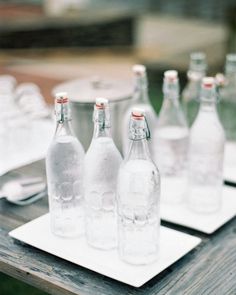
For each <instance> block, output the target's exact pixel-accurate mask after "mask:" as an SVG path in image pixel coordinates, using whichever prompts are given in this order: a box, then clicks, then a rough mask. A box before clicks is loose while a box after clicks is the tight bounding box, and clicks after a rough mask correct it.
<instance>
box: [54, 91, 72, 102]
mask: <svg viewBox="0 0 236 295" xmlns="http://www.w3.org/2000/svg"><path fill="white" fill-rule="evenodd" d="M55 97H56V103H67V102H68V101H69V99H68V96H67V93H66V92H58V93H56V95H55Z"/></svg>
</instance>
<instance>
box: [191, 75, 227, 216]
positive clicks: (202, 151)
mask: <svg viewBox="0 0 236 295" xmlns="http://www.w3.org/2000/svg"><path fill="white" fill-rule="evenodd" d="M216 97H217V96H216V90H215V82H214V79H213V78H212V77H205V78H203V82H202V89H201V98H200V100H201V105H200V109H199V112H198V115H197V118H196V120H195V122H194V123H193V126H192V128H191V132H190V144H189V172H188V199H187V203H188V206H189V207H190V209H192V210H194V211H196V212H206V213H208V212H214V211H217V210H218V209H220V206H221V193H222V185H223V179H222V170H223V158H224V142H225V135H224V130H223V128H222V125H221V122H220V120H219V117H218V113H217V108H216V101H217V99H216Z"/></svg>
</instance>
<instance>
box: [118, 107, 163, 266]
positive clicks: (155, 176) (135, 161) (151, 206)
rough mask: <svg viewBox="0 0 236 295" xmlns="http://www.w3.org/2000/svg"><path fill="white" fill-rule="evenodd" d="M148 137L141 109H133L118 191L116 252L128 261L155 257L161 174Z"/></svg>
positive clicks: (133, 261)
mask: <svg viewBox="0 0 236 295" xmlns="http://www.w3.org/2000/svg"><path fill="white" fill-rule="evenodd" d="M149 138H150V131H149V129H148V126H147V121H146V118H145V116H144V110H142V109H133V111H132V114H131V116H130V124H129V139H130V146H129V151H128V153H127V155H126V157H125V159H124V161H123V163H122V164H121V167H120V170H119V176H118V193H117V202H118V203H117V206H118V233H119V246H118V247H119V255H120V257H121V259H122V260H124V261H125V262H128V263H131V264H147V263H151V262H153V261H155V260H156V259H157V257H158V249H159V228H160V215H159V209H160V177H159V172H158V169H157V167H156V166H155V164H154V162H153V161H152V159H151V156H150V153H149V148H148V142H147V140H148V139H149Z"/></svg>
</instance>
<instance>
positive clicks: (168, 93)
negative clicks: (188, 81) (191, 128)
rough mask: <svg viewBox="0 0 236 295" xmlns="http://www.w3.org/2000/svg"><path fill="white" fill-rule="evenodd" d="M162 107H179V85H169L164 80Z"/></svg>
mask: <svg viewBox="0 0 236 295" xmlns="http://www.w3.org/2000/svg"><path fill="white" fill-rule="evenodd" d="M163 94H164V100H163V107H164V108H169V107H171V106H174V107H178V106H179V83H178V82H175V83H170V82H168V81H165V80H164V83H163Z"/></svg>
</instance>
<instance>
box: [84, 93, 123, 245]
mask: <svg viewBox="0 0 236 295" xmlns="http://www.w3.org/2000/svg"><path fill="white" fill-rule="evenodd" d="M93 121H94V133H93V139H92V142H91V144H90V146H89V149H88V151H87V153H86V156H85V172H84V173H85V182H84V187H85V201H86V237H87V241H88V244H89V245H91V246H93V247H95V248H99V249H104V250H105V249H111V248H114V247H116V246H117V216H116V185H117V175H118V170H119V167H120V164H121V161H122V158H121V155H120V152H119V151H118V149H117V147H116V146H115V144H114V142H113V139H112V137H111V121H110V111H109V105H108V100H107V99H105V98H97V99H96V104H95V105H94V114H93Z"/></svg>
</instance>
